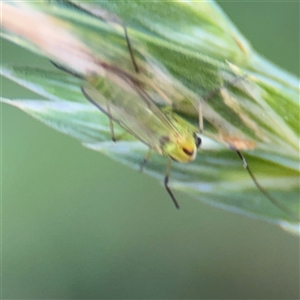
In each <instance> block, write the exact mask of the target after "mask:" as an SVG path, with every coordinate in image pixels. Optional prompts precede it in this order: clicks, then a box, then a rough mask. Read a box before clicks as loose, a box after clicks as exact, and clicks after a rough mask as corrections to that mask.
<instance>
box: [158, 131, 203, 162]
mask: <svg viewBox="0 0 300 300" xmlns="http://www.w3.org/2000/svg"><path fill="white" fill-rule="evenodd" d="M160 142H161V147H162V150H163V152H164V154H165V155H166V156H169V157H170V158H171V159H172V160H174V161H177V162H180V163H188V162H191V161H193V160H195V158H196V156H197V149H198V148H199V147H200V145H201V138H200V137H198V136H197V135H196V133H193V134H191V133H190V132H189V131H186V132H183V133H181V134H178V133H177V132H174V133H172V134H171V135H170V136H163V137H162V138H161V139H160Z"/></svg>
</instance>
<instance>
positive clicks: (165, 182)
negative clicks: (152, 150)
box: [164, 158, 180, 209]
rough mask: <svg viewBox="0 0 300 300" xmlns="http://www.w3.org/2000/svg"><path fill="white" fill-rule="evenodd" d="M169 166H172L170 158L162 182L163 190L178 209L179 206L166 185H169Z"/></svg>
mask: <svg viewBox="0 0 300 300" xmlns="http://www.w3.org/2000/svg"><path fill="white" fill-rule="evenodd" d="M171 164H172V161H171V159H170V158H168V162H167V170H166V175H165V180H164V184H165V188H166V190H167V192H168V194H169V195H170V197H171V199H172V201H173V202H174V205H175V207H176V208H177V209H179V208H180V207H179V204H178V202H177V200H176V198H175V196H174V194H173V192H172V191H171V189H170V187H169V185H168V183H169V176H170V171H171Z"/></svg>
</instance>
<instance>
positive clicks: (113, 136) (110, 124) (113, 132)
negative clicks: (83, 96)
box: [106, 101, 117, 142]
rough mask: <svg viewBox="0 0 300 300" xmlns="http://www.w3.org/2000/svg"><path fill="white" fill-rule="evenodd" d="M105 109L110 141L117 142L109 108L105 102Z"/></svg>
mask: <svg viewBox="0 0 300 300" xmlns="http://www.w3.org/2000/svg"><path fill="white" fill-rule="evenodd" d="M106 108H107V115H108V119H109V129H110V135H111V139H112V141H113V142H116V141H117V140H116V136H115V131H114V123H113V120H112V116H111V111H110V106H109V104H108V102H107V101H106Z"/></svg>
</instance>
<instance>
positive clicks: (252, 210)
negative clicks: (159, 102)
mask: <svg viewBox="0 0 300 300" xmlns="http://www.w3.org/2000/svg"><path fill="white" fill-rule="evenodd" d="M6 5H8V6H9V10H8V12H9V14H10V15H9V17H10V20H13V21H12V22H8V21H7V22H6V20H4V22H3V29H4V31H3V32H2V35H3V37H4V38H6V39H8V40H10V41H12V42H14V43H16V44H18V45H20V46H22V47H25V48H27V49H30V50H32V51H34V52H36V53H37V54H38V55H43V56H45V57H47V58H50V59H52V60H54V61H56V62H58V63H60V64H62V65H64V66H66V67H67V68H68V69H71V70H73V71H74V72H77V73H80V74H81V75H82V76H83V77H84V76H88V75H89V74H91V73H93V74H95V73H96V74H98V76H102V77H103V78H105V76H106V75H105V69H103V68H102V67H101V65H103V64H108V65H117V66H121V68H122V70H123V71H124V72H127V73H128V74H130V75H131V76H133V77H136V78H137V79H139V80H141V81H142V82H143V83H144V84H145V87H146V88H147V89H148V90H149V91H150V92H151V85H152V86H156V87H158V89H159V90H160V91H162V92H163V93H164V94H166V95H167V100H170V103H163V105H164V106H170V107H171V108H172V109H173V110H175V111H176V112H177V113H178V114H180V115H182V116H184V117H185V118H186V119H187V120H189V121H190V122H191V123H193V124H197V122H198V111H197V106H198V103H199V99H205V100H207V99H208V100H207V101H206V102H204V108H203V114H204V118H205V123H204V125H205V127H204V129H205V131H204V140H203V145H204V147H203V149H202V150H200V153H199V154H198V159H197V160H196V161H195V163H193V164H189V165H185V164H184V165H182V164H176V163H174V164H173V168H172V173H171V182H170V184H171V186H172V188H173V189H175V190H176V189H180V190H184V191H185V192H186V193H188V194H190V195H192V196H193V197H195V198H197V199H200V200H202V201H205V202H207V203H209V204H212V205H216V206H219V207H222V208H225V209H229V210H232V211H236V212H239V213H243V214H246V215H250V216H254V217H257V218H259V219H266V220H269V221H272V222H274V223H277V224H280V225H282V226H285V227H287V228H290V226H294V227H292V228H294V230H297V229H298V226H297V225H296V224H295V223H294V221H293V220H292V219H291V218H290V217H289V216H287V215H286V214H285V213H284V212H282V211H279V210H278V209H277V208H276V207H274V206H273V205H272V204H270V203H269V202H268V200H267V199H265V198H264V196H263V195H261V194H260V193H259V192H258V190H257V189H256V188H255V187H254V185H253V183H252V182H251V180H250V178H249V176H248V175H247V173H246V172H245V170H243V168H242V165H241V163H240V161H239V160H238V159H237V157H235V154H234V153H233V152H230V151H228V148H226V145H227V147H228V143H235V145H241V149H243V148H245V150H248V151H247V154H246V157H247V160H248V161H249V164H250V166H251V168H252V170H253V172H254V173H255V175H256V177H257V178H258V180H259V182H260V183H261V185H262V186H264V188H265V189H267V190H268V191H269V192H270V193H272V194H273V195H274V196H275V197H276V198H277V199H278V201H281V203H282V204H284V205H285V206H286V207H287V208H288V209H290V210H291V211H293V212H295V213H296V214H298V213H299V199H298V195H299V169H298V159H299V126H298V121H299V107H298V105H299V104H298V96H299V81H298V79H296V78H294V77H293V76H292V75H290V74H287V73H286V72H284V71H282V70H280V69H279V68H278V67H276V66H274V65H272V64H271V63H269V62H268V61H266V60H265V59H263V58H262V57H260V56H259V55H258V54H256V53H255V51H254V50H253V49H252V48H251V46H250V45H249V44H248V42H247V41H246V40H245V38H243V37H242V35H241V34H240V33H239V32H238V30H237V29H236V28H235V27H234V25H233V24H232V23H231V22H230V21H229V20H228V18H227V17H226V16H225V15H224V14H223V13H222V11H221V10H220V9H219V8H218V7H217V6H216V5H215V4H214V3H211V2H209V3H197V4H196V3H194V4H193V5H190V4H187V3H183V2H175V3H172V4H170V3H167V4H165V3H159V4H158V3H147V5H145V3H142V2H139V1H136V2H134V3H132V2H130V3H127V2H126V1H124V2H120V3H118V4H116V3H113V2H101V7H100V6H98V9H100V12H103V11H105V12H109V14H108V17H106V19H105V20H100V19H99V18H96V17H93V16H90V15H89V14H87V13H84V12H83V11H81V10H78V9H77V8H76V7H74V6H73V5H70V4H69V3H66V2H60V1H56V2H51V4H49V2H48V1H44V2H39V3H17V2H15V3H12V4H6ZM90 5H92V6H91V7H92V8H95V5H97V4H95V3H93V4H90ZM157 5H159V7H158V6H157ZM164 5H168V9H170V7H171V9H172V12H173V14H172V15H170V14H167V13H166V11H167V10H166V7H165V6H164ZM170 5H171V6H170ZM128 7H130V9H128ZM14 14H20V17H21V19H20V18H12V16H13V15H14ZM111 15H114V16H115V15H116V16H118V20H122V23H124V24H126V25H127V29H128V32H129V36H130V40H131V43H132V46H133V49H134V55H135V57H136V60H137V64H138V66H139V68H140V69H141V74H136V73H135V71H134V69H133V66H132V61H131V60H130V57H129V53H128V48H127V44H126V41H125V38H124V28H123V26H122V24H120V22H119V21H118V22H116V21H115V19H112V18H111ZM106 16H107V15H106ZM150 16H151V18H150ZM26 17H28V18H30V20H32V22H33V23H32V24H34V22H36V24H40V26H42V25H43V26H45V29H47V30H48V31H47V32H48V35H47V36H40V35H39V34H38V33H37V32H35V31H34V25H32V26H31V27H30V26H29V27H28V28H24V25H23V24H24V22H21V21H22V18H23V20H24V18H26ZM178 19H179V20H183V21H182V22H183V23H182V24H181V25H182V26H179V25H178V24H177V21H176V20H178ZM14 20H15V21H14ZM19 21H20V23H19V24H18V22H19ZM20 24H21V25H22V26H23V27H21V26H20ZM178 28H179V29H178ZM195 28H197V30H195ZM183 45H184V46H185V47H183ZM239 74H247V78H246V79H245V80H242V81H241V82H240V83H239V84H237V85H235V86H230V87H228V88H226V89H223V90H222V91H221V92H220V93H219V95H218V96H216V97H212V98H211V99H210V98H207V95H209V93H210V91H212V90H215V89H216V88H218V87H220V86H221V85H224V84H226V83H227V82H230V81H231V80H232V79H233V78H235V77H236V76H237V75H239ZM2 75H3V76H5V77H7V78H9V79H11V80H13V81H15V82H17V83H20V84H21V85H23V86H25V87H27V88H29V89H31V90H33V91H35V92H36V93H38V94H40V95H41V96H43V98H46V99H47V100H41V101H38V100H26V99H5V98H3V99H2V101H3V102H5V103H8V104H10V105H14V106H16V107H18V108H20V109H22V110H24V111H25V112H27V113H29V114H30V115H32V116H33V117H35V118H37V119H39V120H41V121H42V122H44V123H46V124H47V125H49V126H51V127H53V128H55V129H57V130H60V131H62V132H64V133H66V134H68V135H71V136H73V137H75V138H77V139H79V140H80V141H81V142H82V143H83V144H84V145H85V146H87V147H89V148H91V149H94V150H97V151H101V152H103V153H105V154H107V155H109V156H111V157H113V158H114V159H116V160H118V161H120V162H122V163H125V164H127V165H129V166H130V167H133V168H136V169H138V168H139V166H140V163H141V160H142V158H143V157H144V155H145V152H146V151H147V150H146V147H145V146H144V145H142V144H141V143H140V142H137V141H135V140H134V139H133V138H132V137H131V136H129V135H126V136H125V138H124V140H123V141H121V142H118V143H117V144H114V143H112V142H110V132H109V128H108V122H107V117H106V116H105V115H103V114H101V113H100V112H99V111H98V110H97V109H96V108H95V107H93V106H92V105H91V104H90V103H88V102H87V101H86V99H85V98H84V97H83V95H82V94H81V91H80V87H81V86H82V85H84V84H85V83H84V82H83V81H82V80H80V79H78V78H75V77H72V76H70V75H68V74H64V73H61V72H58V71H57V72H54V71H47V70H35V69H32V68H26V67H24V68H16V67H3V68H2ZM149 86H150V87H149ZM151 96H153V99H154V101H156V98H155V97H156V95H155V92H153V90H152V94H151ZM116 130H117V133H119V134H123V131H122V128H119V127H117V128H116ZM224 146H225V147H224ZM250 148H253V149H250ZM165 165H166V162H165V158H164V157H160V156H154V157H153V158H152V159H151V161H150V162H149V165H147V168H146V169H145V173H148V174H150V175H151V176H154V177H157V178H159V180H162V177H163V176H164V174H165ZM241 194H242V195H243V197H242V198H241ZM291 224H294V225H291Z"/></svg>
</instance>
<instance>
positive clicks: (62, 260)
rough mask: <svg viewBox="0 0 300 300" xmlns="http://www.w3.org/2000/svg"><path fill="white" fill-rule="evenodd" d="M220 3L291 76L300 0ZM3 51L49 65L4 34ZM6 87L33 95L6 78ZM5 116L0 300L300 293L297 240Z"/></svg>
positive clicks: (8, 112) (16, 59) (19, 117)
mask: <svg viewBox="0 0 300 300" xmlns="http://www.w3.org/2000/svg"><path fill="white" fill-rule="evenodd" d="M220 5H221V7H223V8H224V10H225V11H226V12H227V14H228V15H229V17H230V18H231V19H232V20H233V21H234V22H235V24H236V25H237V26H238V28H239V29H240V30H241V31H242V32H243V33H244V35H245V36H246V37H247V38H248V39H249V40H250V41H251V42H252V44H253V46H254V47H255V48H256V49H257V50H258V51H259V52H260V53H262V54H263V55H265V56H266V57H268V58H269V59H271V60H272V61H274V62H275V63H277V64H278V65H280V66H281V67H283V68H285V69H286V70H288V71H290V72H291V73H294V74H296V75H297V76H299V3H295V2H294V3H292V2H285V3H284V2H281V3H275V2H264V3H259V2H256V3H255V2H252V3H249V2H247V3H246V2H241V3H237V2H226V3H223V2H221V3H220ZM2 53H3V54H2V59H3V61H4V62H5V63H10V64H15V65H34V66H46V67H49V68H50V67H51V66H50V64H49V63H48V62H47V61H46V60H45V59H42V58H40V59H37V58H36V57H34V56H33V55H31V54H30V53H28V52H25V51H23V50H20V49H18V48H17V47H15V46H14V45H11V44H9V43H7V42H3V43H2ZM2 93H3V95H5V96H7V97H22V98H23V97H28V98H30V97H35V98H36V97H37V96H36V95H33V94H30V93H29V92H28V91H26V90H24V89H22V88H21V87H19V86H16V85H14V84H12V83H10V82H8V81H7V80H2ZM1 122H2V124H1V126H2V130H1V132H2V145H1V151H2V227H3V228H2V234H3V236H2V293H3V294H2V297H3V298H6V299H17V298H18V299H38V298H39V299H42V298H43V299H44V298H52V299H53V298H60V299H75V298H77V299H83V298H98V299H117V298H121V299H149V298H152V299H191V298H192V299H217V298H218V299H250V298H251V299H298V298H299V240H298V238H297V237H295V236H292V235H289V234H288V233H286V232H284V231H282V230H281V229H280V228H277V227H275V226H273V225H271V224H268V223H265V222H262V221H257V220H253V219H249V218H247V217H244V216H240V215H236V214H233V213H230V212H226V211H222V210H219V209H216V208H213V207H210V206H207V205H204V204H202V203H201V202H199V201H195V200H193V199H189V198H188V197H187V196H186V195H184V194H182V193H178V192H177V193H176V195H177V198H178V199H179V201H180V203H181V210H180V211H176V210H175V208H174V207H173V205H172V203H171V200H170V199H169V197H168V195H167V194H166V191H165V190H164V188H163V187H162V186H161V185H160V184H159V183H158V182H157V181H155V180H154V179H152V178H149V177H147V176H146V175H141V174H140V173H138V172H135V171H133V170H131V169H128V168H126V167H124V166H122V165H119V164H117V163H116V162H114V161H112V160H110V159H108V158H107V157H105V156H103V155H101V154H99V153H97V152H93V151H90V150H88V149H85V148H83V147H82V146H81V145H80V144H79V143H78V142H77V141H76V140H73V139H71V138H69V137H67V136H64V135H62V134H60V133H58V132H55V131H53V130H52V129H50V128H47V127H46V126H44V125H42V124H41V123H38V122H37V121H35V120H34V119H32V118H31V117H29V116H27V115H25V114H24V113H22V112H21V111H18V110H17V109H14V108H11V107H8V106H6V105H2V116H1ZM198 159H201V157H199V158H198ZM228 172H230V170H228Z"/></svg>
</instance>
